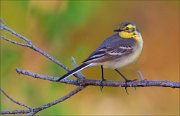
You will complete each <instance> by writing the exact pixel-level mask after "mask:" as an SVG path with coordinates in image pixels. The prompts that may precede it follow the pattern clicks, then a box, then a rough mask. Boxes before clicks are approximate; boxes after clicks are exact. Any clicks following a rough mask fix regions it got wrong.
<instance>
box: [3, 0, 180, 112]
mask: <svg viewBox="0 0 180 116" xmlns="http://www.w3.org/2000/svg"><path fill="white" fill-rule="evenodd" d="M0 2H1V16H0V17H1V18H2V19H3V20H4V22H5V23H6V25H7V26H9V27H10V28H12V29H14V30H15V31H17V32H18V33H20V34H22V35H24V36H25V37H27V38H29V39H31V40H32V42H33V43H34V44H35V45H37V46H38V47H40V48H41V49H43V50H44V51H46V52H47V53H49V54H51V55H52V56H54V57H55V58H57V59H58V60H60V61H61V62H62V63H64V64H65V65H66V66H68V67H70V68H71V69H72V68H73V64H72V62H71V57H72V56H74V57H75V59H76V61H77V63H78V64H80V63H81V62H82V61H83V60H84V59H85V58H86V57H87V56H88V55H89V54H90V53H91V52H92V51H93V50H95V48H96V47H98V45H99V44H100V43H101V42H102V41H103V40H104V39H105V38H106V37H108V36H109V35H111V34H113V30H114V29H115V28H117V26H118V25H119V24H120V23H121V22H122V21H125V20H130V21H133V22H135V23H136V24H137V25H138V26H139V28H140V30H141V33H142V36H143V39H144V48H143V52H142V54H141V56H140V58H139V60H138V61H137V63H136V64H134V65H130V66H128V67H125V68H123V69H121V71H122V72H123V73H124V74H125V75H126V76H128V77H129V78H131V79H135V78H136V79H139V78H138V76H137V74H136V70H141V72H142V73H143V75H144V77H145V78H146V79H149V80H172V81H179V37H180V36H179V32H180V30H179V14H180V13H179V8H180V7H179V1H178V0H177V1H175V0H174V1H141V0H140V1H93V0H92V1H84V2H83V1H70V0H69V1H63V0H62V1H55V0H53V1H50V0H49V1H45V0H44V1H36V0H27V1H21V0H19V1H8V0H1V1H0ZM1 34H2V35H5V36H6V37H9V38H11V39H14V40H17V41H21V40H19V39H18V38H17V37H15V36H13V35H11V34H9V33H7V32H5V31H1ZM16 67H20V68H22V69H26V70H30V71H33V72H37V73H40V74H45V75H52V76H62V75H63V74H65V73H66V71H64V70H63V69H62V68H60V67H58V66H57V65H56V64H54V63H53V62H51V61H49V60H48V59H46V58H44V57H43V56H42V55H40V54H38V53H36V52H34V51H33V50H31V49H29V48H24V47H20V46H17V45H13V44H11V43H8V42H6V41H3V40H1V87H2V88H3V89H4V90H5V91H6V92H7V93H8V94H9V95H10V96H12V97H13V98H14V99H16V100H18V101H21V102H23V103H25V104H27V105H30V106H32V107H37V106H40V105H43V104H46V103H48V102H50V101H52V100H55V99H57V98H59V97H60V96H63V95H65V94H67V93H68V92H70V91H71V90H73V89H74V88H75V86H72V85H66V84H60V83H53V82H49V81H44V80H40V79H33V78H30V77H27V76H23V75H19V74H17V73H16V71H15V68H16ZM82 72H83V74H84V75H86V76H87V77H88V78H89V79H100V78H101V72H100V68H99V67H92V68H88V69H85V70H83V71H82ZM105 77H106V79H108V80H119V81H124V80H122V78H120V77H119V75H117V74H116V72H114V71H112V70H111V69H105ZM71 78H74V77H73V76H72V77H71ZM128 91H129V93H130V94H129V95H127V94H126V92H125V90H124V88H113V87H108V88H107V87H105V88H104V89H103V92H101V91H100V89H99V87H91V86H89V87H87V88H86V89H85V90H83V91H82V92H80V93H78V94H76V95H75V96H73V97H72V98H70V99H68V100H67V101H65V102H62V103H59V104H57V105H55V106H53V107H51V108H48V109H46V110H44V111H42V112H40V113H39V115H45V114H47V115H48V114H49V115H55V114H56V115H57V114H59V115H72V114H75V115H88V114H89V115H105V114H106V115H179V114H180V112H179V108H180V107H179V102H180V100H179V89H172V88H161V87H149V88H137V89H136V90H135V89H134V88H128ZM92 93H93V94H92ZM4 109H6V110H10V109H22V107H20V106H17V105H15V104H14V103H12V102H11V101H9V100H8V99H7V98H5V97H4V96H3V95H2V94H1V110H4Z"/></svg>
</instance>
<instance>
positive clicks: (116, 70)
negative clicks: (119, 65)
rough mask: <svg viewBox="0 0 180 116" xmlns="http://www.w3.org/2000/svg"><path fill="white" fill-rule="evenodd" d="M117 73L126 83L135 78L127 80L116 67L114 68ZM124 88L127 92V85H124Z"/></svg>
mask: <svg viewBox="0 0 180 116" xmlns="http://www.w3.org/2000/svg"><path fill="white" fill-rule="evenodd" d="M114 70H115V71H116V72H117V73H118V74H119V75H121V77H122V78H123V79H124V80H125V83H126V84H127V82H131V81H135V80H136V79H134V80H129V79H128V78H127V77H125V76H124V75H123V74H122V73H121V72H120V71H119V70H118V69H114ZM125 90H126V93H127V94H129V93H128V91H127V86H126V87H125Z"/></svg>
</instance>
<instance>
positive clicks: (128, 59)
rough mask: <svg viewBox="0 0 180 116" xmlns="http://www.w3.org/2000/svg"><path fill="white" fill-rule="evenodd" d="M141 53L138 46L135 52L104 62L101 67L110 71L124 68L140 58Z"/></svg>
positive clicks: (140, 48) (140, 46)
mask: <svg viewBox="0 0 180 116" xmlns="http://www.w3.org/2000/svg"><path fill="white" fill-rule="evenodd" d="M141 51H142V44H140V45H138V47H137V49H136V52H132V53H131V54H128V55H126V56H122V57H120V58H119V59H117V60H114V61H108V62H104V63H103V66H104V67H105V68H112V69H116V68H121V67H124V66H126V65H129V64H131V63H133V62H135V61H136V60H137V58H138V57H139V56H140V54H141Z"/></svg>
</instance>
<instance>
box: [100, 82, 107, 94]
mask: <svg viewBox="0 0 180 116" xmlns="http://www.w3.org/2000/svg"><path fill="white" fill-rule="evenodd" d="M104 81H106V79H102V80H101V83H100V90H101V92H102V90H103V87H104V85H103V82H104Z"/></svg>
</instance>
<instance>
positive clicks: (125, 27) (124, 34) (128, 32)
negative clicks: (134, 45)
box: [114, 22, 141, 41]
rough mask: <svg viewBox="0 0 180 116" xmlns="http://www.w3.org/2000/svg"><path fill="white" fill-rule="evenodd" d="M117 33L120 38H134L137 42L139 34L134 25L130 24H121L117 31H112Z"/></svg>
mask: <svg viewBox="0 0 180 116" xmlns="http://www.w3.org/2000/svg"><path fill="white" fill-rule="evenodd" d="M114 31H115V32H118V33H119V36H120V37H121V38H134V39H136V40H137V41H138V39H139V37H140V36H141V34H140V33H139V31H138V29H137V27H136V25H135V24H134V23H132V22H123V23H121V24H120V26H119V27H118V29H116V30H114Z"/></svg>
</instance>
